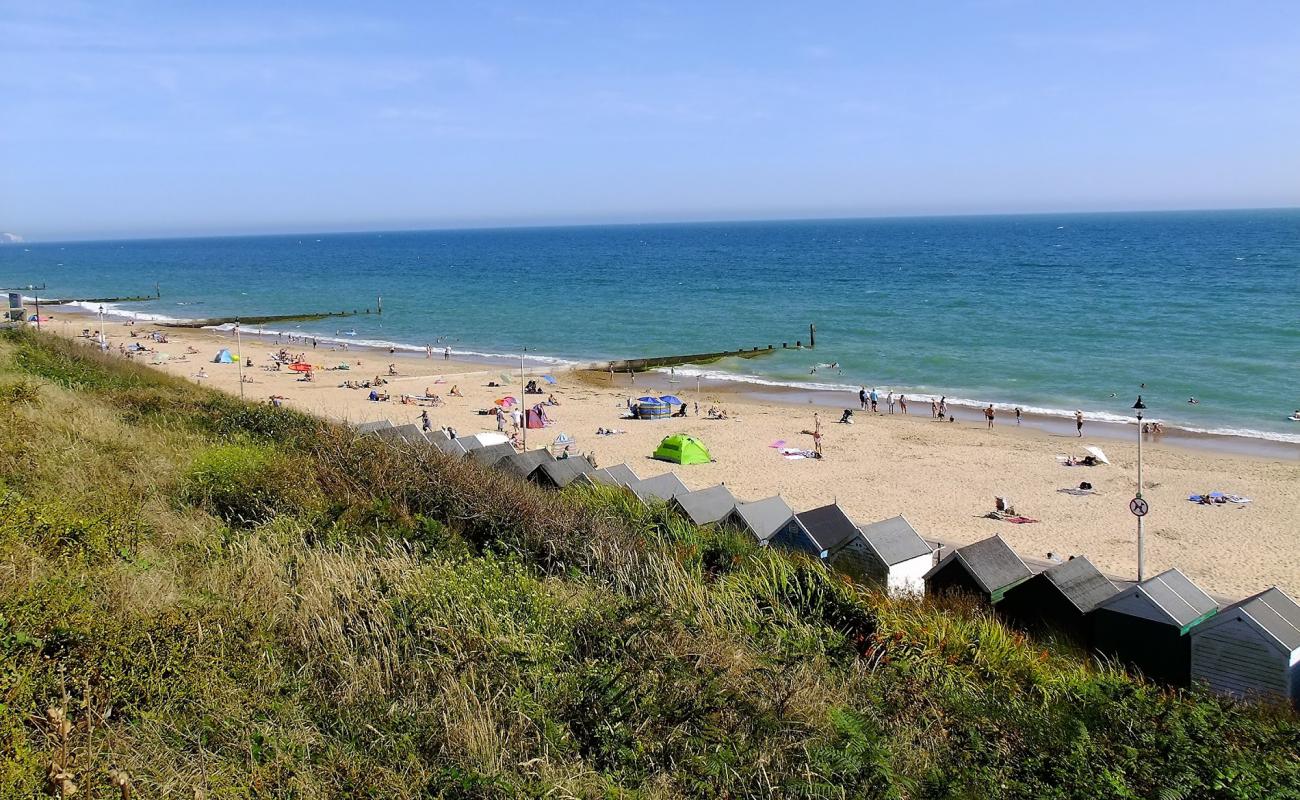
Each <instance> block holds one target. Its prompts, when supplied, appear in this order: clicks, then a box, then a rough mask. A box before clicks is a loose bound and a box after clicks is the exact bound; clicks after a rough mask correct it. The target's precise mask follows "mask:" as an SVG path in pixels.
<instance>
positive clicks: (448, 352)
mask: <svg viewBox="0 0 1300 800" xmlns="http://www.w3.org/2000/svg"><path fill="white" fill-rule="evenodd" d="M442 360H443V361H451V348H450V347H448V348H446V349H445V350H443V351H442Z"/></svg>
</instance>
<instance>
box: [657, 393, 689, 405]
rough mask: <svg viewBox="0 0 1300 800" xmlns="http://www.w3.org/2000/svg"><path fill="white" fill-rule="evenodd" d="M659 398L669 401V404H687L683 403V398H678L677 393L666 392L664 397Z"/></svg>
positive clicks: (661, 400) (665, 401)
mask: <svg viewBox="0 0 1300 800" xmlns="http://www.w3.org/2000/svg"><path fill="white" fill-rule="evenodd" d="M659 400H660V402H663V403H667V404H668V405H670V406H682V405H686V404H685V403H683V402H682V401H681V399H680V398H678V397H677V395H675V394H666V395H664V396H663V397H661V398H659Z"/></svg>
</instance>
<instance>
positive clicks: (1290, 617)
mask: <svg viewBox="0 0 1300 800" xmlns="http://www.w3.org/2000/svg"><path fill="white" fill-rule="evenodd" d="M1189 635H1190V636H1191V644H1192V662H1191V678H1192V681H1193V682H1203V683H1206V684H1208V685H1209V687H1210V688H1211V689H1213V690H1214V691H1216V692H1221V693H1223V694H1229V695H1233V696H1235V697H1265V696H1273V697H1281V698H1285V699H1287V700H1290V701H1291V703H1292V704H1293V705H1296V706H1297V707H1300V605H1298V604H1297V603H1296V601H1294V600H1292V599H1291V598H1290V596H1288V595H1287V594H1286V593H1285V592H1283V591H1282V590H1281V589H1279V588H1277V587H1276V586H1274V587H1273V588H1272V589H1268V590H1265V591H1263V592H1260V593H1259V594H1257V595H1255V596H1253V597H1248V598H1246V599H1245V600H1242V601H1241V602H1239V603H1234V604H1232V605H1230V606H1228V607H1227V608H1225V609H1223V610H1222V611H1220V612H1219V613H1217V614H1215V615H1214V616H1213V617H1210V618H1209V619H1207V620H1206V621H1204V622H1202V623H1201V624H1200V625H1197V626H1196V627H1195V628H1192V630H1191V633H1190V634H1189Z"/></svg>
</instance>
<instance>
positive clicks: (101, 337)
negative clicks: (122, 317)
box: [99, 306, 108, 350]
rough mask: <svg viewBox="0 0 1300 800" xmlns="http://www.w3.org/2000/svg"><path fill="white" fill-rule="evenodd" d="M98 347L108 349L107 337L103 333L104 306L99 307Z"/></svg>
mask: <svg viewBox="0 0 1300 800" xmlns="http://www.w3.org/2000/svg"><path fill="white" fill-rule="evenodd" d="M99 349H100V350H107V349H108V337H107V336H105V335H104V307H103V306H100V307H99Z"/></svg>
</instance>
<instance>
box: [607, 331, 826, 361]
mask: <svg viewBox="0 0 1300 800" xmlns="http://www.w3.org/2000/svg"><path fill="white" fill-rule="evenodd" d="M816 346H817V326H816V325H809V326H808V345H807V347H808V348H813V347H816ZM777 349H778V348H776V347H775V346H773V345H770V344H769V345H768V346H767V347H751V348H749V349H748V350H722V351H719V352H716V353H692V354H690V355H683V356H654V357H651V358H624V359H619V360H616V361H608V362H605V366H604V369H605V370H606V371H609V372H645V371H646V370H651V369H660V368H663V367H675V366H677V365H679V364H709V363H712V362H714V361H718V360H721V359H724V358H757V357H759V356H766V355H770V354H772V353H775V352H776V351H777ZM780 349H782V350H788V349H791V346H790V343H789V342H781V347H780ZM794 349H798V350H802V349H804V343H803V342H802V341H796V342H795V343H794ZM594 366H595V365H593V367H594Z"/></svg>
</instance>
